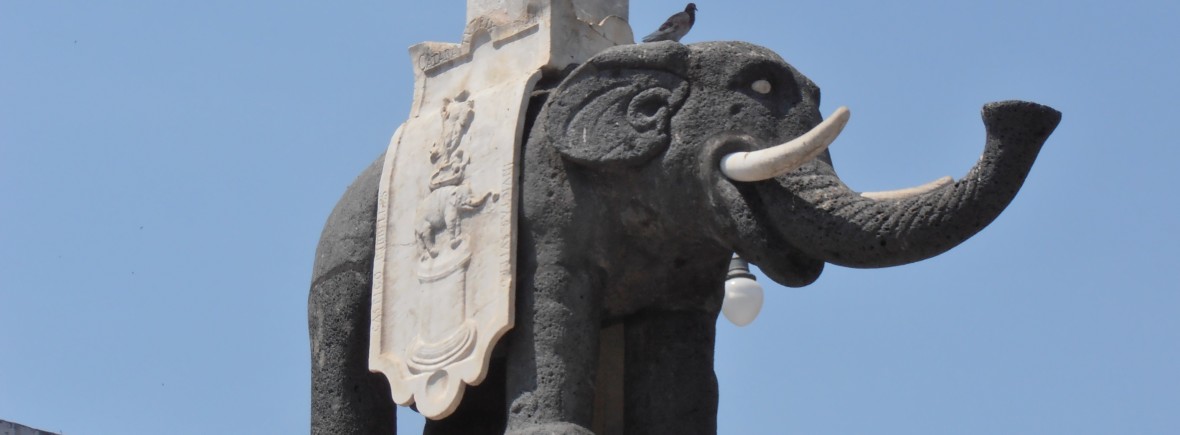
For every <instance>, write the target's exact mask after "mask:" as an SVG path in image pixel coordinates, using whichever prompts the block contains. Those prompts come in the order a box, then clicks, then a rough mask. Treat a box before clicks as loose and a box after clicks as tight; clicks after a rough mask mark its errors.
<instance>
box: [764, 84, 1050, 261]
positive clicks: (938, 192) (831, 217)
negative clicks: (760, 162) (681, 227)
mask: <svg viewBox="0 0 1180 435" xmlns="http://www.w3.org/2000/svg"><path fill="white" fill-rule="evenodd" d="M1060 120H1061V113H1060V112H1058V111H1056V110H1054V109H1052V108H1050V107H1047V106H1042V105H1039V104H1035V103H1029V102H1021V101H1005V102H997V103H990V104H988V105H986V106H984V108H983V121H984V125H985V126H986V128H987V143H986V146H985V149H984V152H983V155H982V156H981V157H980V159H979V162H978V163H976V165H975V166H974V167H973V168H972V169H971V171H970V172H968V173H967V175H966V176H965V177H963V178H962V179H961V180H959V181H957V182H954V183H950V182H949V181H950V180H945V179H944V180H939V181H936V182H935V183H932V184H930V185H928V186H925V187H923V188H917V189H914V190H912V191H899V193H898V194H888V195H861V194H858V193H856V192H853V191H852V190H851V189H849V188H848V187H847V186H845V185H844V183H843V182H841V181H840V179H839V177H837V176H836V174H835V171H833V169H832V167H831V166H830V165H828V164H827V163H825V162H823V161H821V160H818V159H817V160H812V161H811V162H808V163H807V164H806V165H805V166H803V167H802V168H800V169H799V170H797V171H793V172H791V173H789V174H786V175H782V176H779V177H777V178H775V179H774V180H768V181H766V182H759V183H756V188H757V191H758V193H759V195H760V196H762V197H763V199H764V201H763V204H764V206H765V207H767V208H768V210H766V212H767V214H766V216H773V217H774V219H777V220H776V221H775V222H772V223H769V224H770V225H771V226H772V227H773V228H775V229H776V230H777V231H778V232H779V233H780V234H781V235H782V236H783V237H784V238H786V239H787V240H789V241H790V242H791V244H792V245H794V246H795V247H796V248H798V249H799V250H801V251H802V252H803V253H804V254H806V255H808V256H811V257H813V258H816V259H820V260H823V261H825V262H828V263H832V264H837V265H841V266H847V267H861V268H871V267H887V266H895V265H900V264H906V263H911V262H915V261H919V260H923V259H926V258H930V257H933V256H935V255H938V254H941V253H943V252H946V251H947V250H949V249H951V248H953V247H955V246H956V245H958V244H959V243H962V242H963V241H965V240H967V239H968V238H970V237H971V236H972V235H974V234H975V233H977V232H979V231H980V230H981V229H983V227H985V226H987V225H988V224H989V223H991V221H992V220H994V219H995V218H996V216H998V215H999V214H1000V212H1001V211H1003V209H1004V207H1006V206H1007V205H1008V203H1009V202H1011V201H1012V199H1013V198H1014V197H1015V196H1016V192H1017V191H1018V190H1019V189H1020V186H1021V184H1023V183H1024V179H1025V177H1026V176H1028V172H1029V170H1030V169H1031V168H1032V164H1033V161H1034V160H1035V159H1036V157H1037V153H1038V152H1039V151H1040V149H1041V146H1042V145H1043V144H1044V142H1045V140H1046V139H1047V138H1048V137H1049V134H1050V133H1052V132H1053V130H1054V128H1056V126H1057V123H1058V122H1059V121H1060Z"/></svg>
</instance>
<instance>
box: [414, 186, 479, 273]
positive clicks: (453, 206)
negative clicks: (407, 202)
mask: <svg viewBox="0 0 1180 435" xmlns="http://www.w3.org/2000/svg"><path fill="white" fill-rule="evenodd" d="M492 196H493V194H492V193H491V192H487V193H484V194H483V195H481V196H479V197H478V198H476V197H475V195H474V194H473V193H472V192H471V186H469V185H467V184H460V185H447V186H439V187H438V188H436V189H434V190H432V191H430V194H429V195H427V196H426V200H425V201H423V202H422V204H421V205H420V206H419V207H418V213H417V218H418V219H417V221H418V226H417V228H415V229H414V235H415V236H416V237H417V239H418V243H419V244H420V245H421V246H422V248H423V249H422V252H423V253H424V255H430V256H431V257H437V256H438V252H439V250H438V247H437V246H435V244H436V242H437V241H438V240H437V239H438V236H440V235H445V236H446V238H447V240H449V242H448V243H447V244H448V245H449V248H450V249H455V248H457V247H458V246H459V245H460V244H461V243H462V241H463V239H462V233H463V230H462V227H461V226H460V222H462V220H461V219H459V218H460V216H461V215H462V214H463V213H468V212H472V211H475V210H478V209H479V208H480V207H482V206H483V205H484V203H486V202H487V200H488V199H489V198H492Z"/></svg>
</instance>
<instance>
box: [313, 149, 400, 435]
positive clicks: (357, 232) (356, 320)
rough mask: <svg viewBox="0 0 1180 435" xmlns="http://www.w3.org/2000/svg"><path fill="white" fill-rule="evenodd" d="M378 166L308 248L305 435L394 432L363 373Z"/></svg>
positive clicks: (380, 383) (374, 384)
mask: <svg viewBox="0 0 1180 435" xmlns="http://www.w3.org/2000/svg"><path fill="white" fill-rule="evenodd" d="M383 161H384V157H381V158H378V159H377V160H376V161H375V162H373V164H372V165H370V166H369V167H368V168H367V169H365V171H364V172H362V173H361V175H360V176H359V177H357V179H356V181H355V182H353V184H352V185H351V186H349V187H348V190H347V191H346V192H345V193H344V196H343V197H341V199H340V202H339V203H337V204H336V208H335V209H334V210H332V214H331V215H330V216H329V217H328V221H327V223H326V224H325V225H324V231H323V234H322V235H321V236H320V243H319V246H318V247H317V248H316V259H315V265H314V266H313V269H312V280H311V292H310V294H309V296H308V300H307V318H308V325H307V326H308V332H309V333H310V338H311V360H312V361H311V363H312V364H311V366H312V372H311V433H313V434H323V435H329V434H330V435H339V434H366V435H367V434H391V433H395V430H396V426H397V425H396V418H397V417H396V414H395V413H394V404H393V400H392V399H391V398H390V396H389V384H388V383H387V382H386V381H385V377H384V376H381V375H379V374H374V373H370V372H369V367H368V348H369V309H370V296H371V291H372V290H371V289H372V272H373V246H374V242H373V240H374V238H373V235H374V234H373V233H374V228H375V226H374V222H375V219H376V215H377V180H378V176H379V175H380V173H381V163H382V162H383Z"/></svg>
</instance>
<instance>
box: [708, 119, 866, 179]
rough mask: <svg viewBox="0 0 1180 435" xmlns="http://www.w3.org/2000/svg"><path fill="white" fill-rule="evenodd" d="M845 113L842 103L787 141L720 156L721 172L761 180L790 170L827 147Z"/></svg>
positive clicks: (728, 175) (838, 129) (838, 132)
mask: <svg viewBox="0 0 1180 435" xmlns="http://www.w3.org/2000/svg"><path fill="white" fill-rule="evenodd" d="M848 116H849V112H848V108H847V107H844V106H841V107H840V108H838V109H836V111H835V112H832V115H831V116H828V119H825V120H824V122H821V123H819V125H817V126H815V127H814V128H812V129H811V131H808V132H807V133H804V134H803V135H802V136H799V137H797V138H795V139H792V140H791V141H790V142H787V143H784V144H781V145H775V146H773V147H770V148H766V149H761V150H758V151H749V152H736V153H731V154H726V155H725V157H722V158H721V173H723V174H725V176H726V177H729V178H730V179H731V180H734V181H762V180H769V179H771V178H774V177H777V176H779V175H782V174H785V173H787V172H790V171H793V170H795V169H797V168H799V167H800V166H803V164H804V163H806V162H808V161H810V160H811V159H814V158H815V157H816V156H818V155H819V153H822V152H823V151H824V150H826V149H827V148H828V145H831V144H832V141H834V140H836V136H839V135H840V131H841V130H843V129H844V125H845V124H847V123H848Z"/></svg>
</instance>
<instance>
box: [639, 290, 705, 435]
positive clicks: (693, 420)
mask: <svg viewBox="0 0 1180 435" xmlns="http://www.w3.org/2000/svg"><path fill="white" fill-rule="evenodd" d="M716 324H717V315H716V313H713V314H710V313H707V312H703V311H650V312H642V313H639V314H636V315H634V316H631V317H629V318H628V319H627V322H626V327H625V331H624V334H625V336H626V351H625V362H624V365H623V370H624V375H623V376H624V385H626V387H625V388H624V392H623V397H624V399H623V402H624V405H623V409H624V410H625V411H624V412H623V425H624V427H625V433H675V434H716V433H717V376H716V374H714V373H713V343H714V337H715V333H716ZM633 411H634V412H633Z"/></svg>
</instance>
